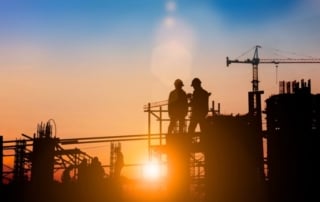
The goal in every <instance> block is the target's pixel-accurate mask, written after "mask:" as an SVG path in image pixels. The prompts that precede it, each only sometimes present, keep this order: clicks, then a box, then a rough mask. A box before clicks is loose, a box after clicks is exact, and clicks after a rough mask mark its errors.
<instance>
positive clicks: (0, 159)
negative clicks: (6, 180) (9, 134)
mask: <svg viewBox="0 0 320 202" xmlns="http://www.w3.org/2000/svg"><path fill="white" fill-rule="evenodd" d="M0 176H1V181H0V187H1V186H2V178H3V136H0Z"/></svg>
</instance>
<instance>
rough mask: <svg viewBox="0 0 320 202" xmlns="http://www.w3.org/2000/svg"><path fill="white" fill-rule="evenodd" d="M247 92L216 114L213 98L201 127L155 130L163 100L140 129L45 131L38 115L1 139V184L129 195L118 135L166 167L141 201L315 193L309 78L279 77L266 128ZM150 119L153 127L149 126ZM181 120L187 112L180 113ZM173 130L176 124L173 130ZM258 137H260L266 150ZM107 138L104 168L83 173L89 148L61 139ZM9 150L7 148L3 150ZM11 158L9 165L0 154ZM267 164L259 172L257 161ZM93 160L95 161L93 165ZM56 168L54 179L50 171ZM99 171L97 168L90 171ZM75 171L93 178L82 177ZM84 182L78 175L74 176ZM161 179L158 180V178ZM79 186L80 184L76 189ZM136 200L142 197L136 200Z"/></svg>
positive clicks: (266, 201) (13, 188) (31, 196)
mask: <svg viewBox="0 0 320 202" xmlns="http://www.w3.org/2000/svg"><path fill="white" fill-rule="evenodd" d="M262 93H263V92H262V91H259V90H258V89H255V90H253V91H252V92H249V93H248V113H247V114H243V115H223V114H221V113H220V105H219V107H218V109H216V108H215V105H214V102H212V107H211V109H210V111H209V112H208V117H207V119H206V120H207V128H206V129H205V130H204V131H202V132H201V133H200V132H196V133H194V134H193V135H192V136H190V135H188V134H187V133H186V132H184V133H182V134H180V133H179V132H175V133H173V134H171V135H170V136H169V135H167V134H166V133H164V132H162V131H163V127H166V126H167V125H166V124H165V123H166V122H167V121H168V118H167V108H166V107H167V103H166V102H158V103H148V104H147V105H146V106H145V107H144V111H145V112H147V114H148V133H147V134H141V135H126V136H107V137H89V138H69V139H60V138H58V137H56V135H55V134H54V133H53V125H52V123H54V122H52V120H49V121H48V122H47V123H45V124H43V123H41V124H40V125H39V126H38V130H37V133H35V134H34V136H33V137H30V136H28V135H25V134H23V137H24V138H23V139H19V140H3V137H1V138H0V140H1V144H0V147H1V148H0V149H1V152H2V155H1V156H2V158H1V159H2V161H1V165H2V166H1V175H2V182H4V181H5V180H6V179H7V180H8V181H7V182H8V183H3V184H2V186H1V191H2V193H3V194H4V195H6V196H8V198H9V199H11V201H22V200H23V201H108V200H109V201H112V200H116V201H133V200H134V199H130V198H124V197H121V196H122V195H125V194H126V193H125V192H122V191H121V186H122V185H121V184H119V183H120V181H118V180H117V179H115V178H114V173H116V167H115V165H116V164H117V163H116V160H117V152H118V151H119V150H121V142H124V141H147V143H148V152H149V154H148V155H149V158H150V159H152V158H154V157H156V158H158V159H159V160H160V162H161V165H164V167H166V170H167V175H166V176H165V178H166V180H164V184H163V186H162V187H164V189H161V195H157V197H160V198H154V197H148V196H149V195H148V194H145V195H144V196H143V197H145V198H144V199H145V201H155V200H156V199H157V200H159V199H161V200H162V201H172V202H175V201H195V202H201V201H204V202H205V201H208V202H209V201H219V202H235V201H237V202H247V201H259V202H277V201H279V202H280V201H296V200H293V199H299V201H310V200H309V199H310V198H316V199H319V196H317V194H316V193H317V192H316V190H315V187H314V184H315V183H316V182H317V181H318V180H319V174H318V172H317V170H318V168H319V167H318V166H317V163H316V159H317V156H318V154H319V151H318V150H319V147H318V144H319V130H320V129H319V128H320V98H319V97H320V96H319V95H313V94H311V82H310V81H308V83H305V82H304V81H302V82H301V86H299V83H297V82H294V83H290V84H287V83H286V84H284V83H282V87H281V93H280V94H279V95H274V96H271V97H270V98H268V99H267V100H266V104H267V107H266V109H265V111H264V112H265V114H266V117H267V118H266V120H267V129H266V131H263V130H262V115H261V114H262V110H261V94H262ZM154 120H155V122H156V123H157V126H158V131H159V133H156V134H153V133H151V131H153V130H152V127H154V125H155V124H154ZM186 122H187V123H188V119H186ZM175 131H179V130H175ZM263 139H266V140H267V154H268V156H267V158H265V157H264V155H263V151H264V149H266V148H264V147H263V144H262V142H263ZM98 142H109V143H110V145H111V147H110V148H111V151H110V165H106V167H104V168H105V169H104V170H105V171H106V168H107V169H108V170H109V172H106V175H104V176H102V175H100V174H99V173H100V171H99V169H100V168H101V167H102V165H100V166H98V169H97V170H94V171H93V170H92V171H93V172H90V173H91V174H97V175H95V176H93V175H90V178H85V177H88V176H86V175H82V174H83V173H82V171H81V166H82V165H83V164H84V163H85V164H88V165H91V164H93V162H95V160H96V159H95V158H94V157H92V156H90V155H89V154H87V153H85V152H84V151H81V150H79V149H77V148H75V149H64V148H63V146H64V145H77V144H82V143H86V144H89V143H91V144H94V143H98ZM7 151H12V153H9V154H8V153H7ZM7 156H11V157H13V158H14V167H13V168H12V169H11V170H10V169H9V168H7V167H5V165H3V158H6V157H7ZM266 166H267V168H268V170H267V171H268V172H267V174H266V172H264V171H265V168H266ZM99 167H100V168H99ZM57 170H62V171H63V173H64V175H63V176H64V180H63V182H62V183H59V184H57V183H56V182H54V180H53V174H54V172H56V171H57ZM71 174H72V175H73V176H74V178H73V180H70V175H71ZM98 174H99V175H98ZM82 179H94V181H92V182H90V183H93V184H90V183H89V181H88V180H82ZM82 182H85V183H82ZM161 183H162V182H161ZM84 190H85V191H84ZM139 201H143V200H139Z"/></svg>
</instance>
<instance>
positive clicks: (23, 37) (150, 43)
mask: <svg viewBox="0 0 320 202" xmlns="http://www.w3.org/2000/svg"><path fill="white" fill-rule="evenodd" d="M319 25H320V2H319V1H318V0H303V1H302V0H259V1H257V0H211V1H209V0H198V1H195V0H193V1H191V0H175V1H174V0H54V1H49V0H28V1H25V0H0V44H1V45H0V71H1V73H0V84H1V85H0V89H1V90H0V92H1V93H0V96H1V97H0V99H1V104H0V111H1V117H0V123H1V124H0V134H1V135H3V136H4V140H12V139H16V138H21V133H25V134H29V135H32V134H33V133H34V132H36V127H37V124H38V123H40V122H46V121H48V120H49V119H54V120H55V122H56V126H57V136H58V137H60V138H75V137H91V136H108V135H128V134H145V133H147V126H148V125H147V113H145V112H144V111H143V106H144V105H145V104H147V103H148V102H156V101H162V100H166V99H167V98H168V94H169V91H170V90H172V89H173V82H174V80H175V79H176V78H180V79H182V80H183V82H184V84H185V86H184V89H185V90H186V91H187V92H192V90H193V89H192V87H191V86H190V84H191V80H192V79H193V78H194V77H198V78H200V79H201V80H202V84H203V87H204V88H205V89H206V90H208V91H209V92H211V93H212V95H211V97H210V100H214V101H215V102H216V103H220V104H221V113H223V114H231V113H233V114H238V113H240V114H244V113H246V112H247V111H248V109H247V106H248V104H247V92H248V91H250V90H251V89H252V87H251V80H252V66H251V65H250V64H231V65H230V66H229V67H226V57H227V56H229V57H230V58H231V59H247V58H252V56H253V49H252V48H253V47H254V46H256V45H261V47H262V48H261V49H259V56H260V58H320V46H319V42H320V26H319ZM249 50H250V51H249ZM319 75H320V64H289V65H286V64H280V65H279V67H278V70H276V68H275V65H273V64H260V65H259V80H260V83H259V85H260V86H259V87H260V90H264V92H265V93H264V94H263V97H262V98H263V103H262V104H263V107H264V106H265V103H264V100H265V99H267V98H268V97H269V96H270V95H272V94H277V93H278V83H277V82H278V81H280V80H286V81H293V80H301V79H305V80H307V79H311V81H312V84H311V85H312V93H315V94H316V93H320V76H319ZM102 146H105V147H108V145H107V144H104V145H102ZM77 147H80V148H81V146H78V145H77ZM84 147H90V145H85V146H84ZM132 147H133V148H134V147H135V146H132ZM132 147H130V148H132ZM102 148H103V149H104V147H102ZM93 152H94V151H93ZM88 153H90V150H88ZM106 155H107V154H106ZM101 158H106V157H105V156H103V157H101Z"/></svg>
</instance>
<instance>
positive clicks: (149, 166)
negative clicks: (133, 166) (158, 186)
mask: <svg viewBox="0 0 320 202" xmlns="http://www.w3.org/2000/svg"><path fill="white" fill-rule="evenodd" d="M160 170H161V169H160V165H159V163H158V162H154V161H151V162H148V163H146V164H145V165H144V167H143V177H144V178H145V179H146V180H156V179H159V178H160V175H161V171H160Z"/></svg>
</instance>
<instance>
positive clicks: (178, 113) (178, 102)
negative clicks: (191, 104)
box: [168, 79, 188, 134]
mask: <svg viewBox="0 0 320 202" xmlns="http://www.w3.org/2000/svg"><path fill="white" fill-rule="evenodd" d="M174 87H175V89H174V90H172V91H171V92H170V94H169V99H168V113H169V117H170V123H169V127H168V134H171V133H173V131H174V129H175V127H177V126H178V127H179V133H183V129H184V127H185V117H186V115H187V113H188V99H187V93H186V92H185V91H184V90H183V89H182V87H183V82H182V81H181V80H180V79H176V80H175V82H174ZM177 122H178V125H177Z"/></svg>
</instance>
